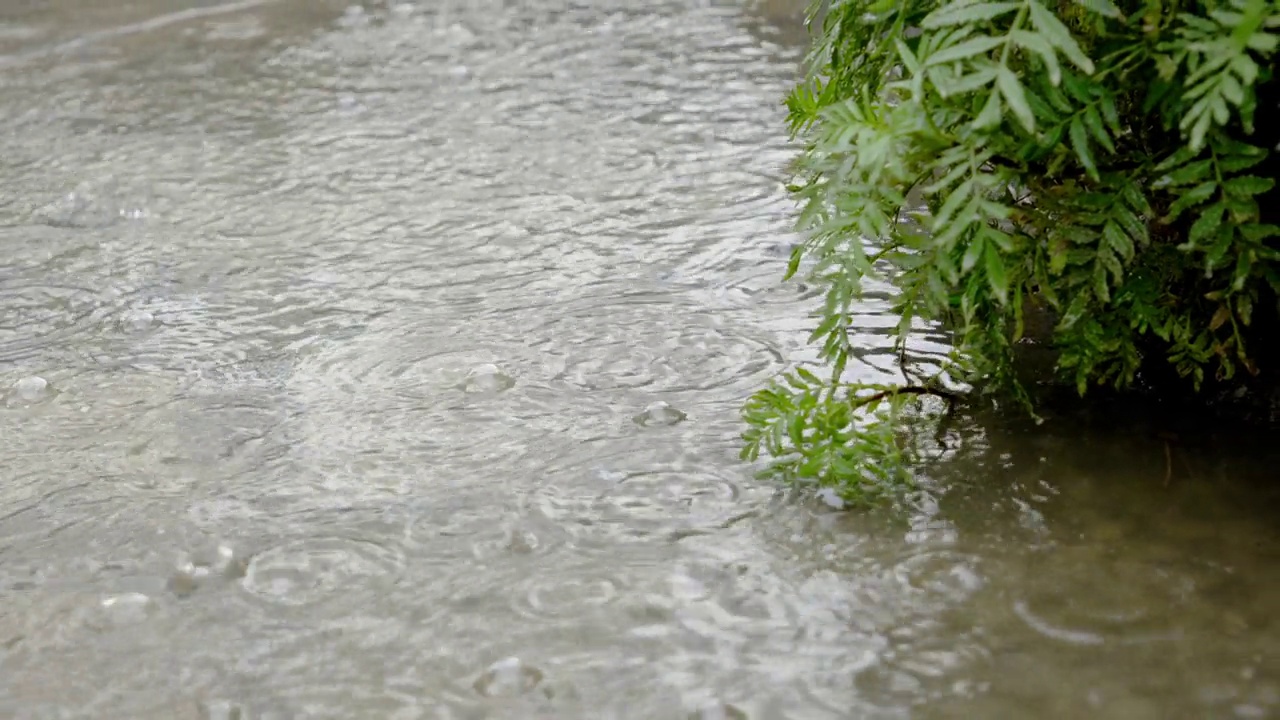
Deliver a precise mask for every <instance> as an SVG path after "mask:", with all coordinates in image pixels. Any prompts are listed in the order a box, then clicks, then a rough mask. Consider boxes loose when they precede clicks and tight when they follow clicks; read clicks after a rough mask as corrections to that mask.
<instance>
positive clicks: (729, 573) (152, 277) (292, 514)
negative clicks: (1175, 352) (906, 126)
mask: <svg viewBox="0 0 1280 720" xmlns="http://www.w3.org/2000/svg"><path fill="white" fill-rule="evenodd" d="M765 5H768V6H769V7H764V6H765ZM780 12H781V11H779V10H778V9H777V8H776V7H774V4H772V3H765V4H764V5H754V6H752V7H749V8H746V9H744V8H743V7H741V6H739V5H736V4H732V3H705V2H698V1H696V0H665V1H663V2H658V3H650V4H646V5H645V6H644V7H640V6H636V5H633V4H627V3H621V2H610V0H591V1H583V2H565V1H562V0H529V1H528V2H520V3H512V2H499V1H498V0H492V1H490V0H485V1H482V2H474V1H472V0H467V1H466V2H463V1H462V0H440V1H437V2H430V3H428V2H394V3H390V4H389V5H388V4H376V3H371V4H368V5H365V6H360V5H351V6H347V5H345V4H343V3H337V2H310V1H306V0H277V1H276V2H256V3H255V2H238V3H237V2H227V3H224V4H221V5H220V4H217V3H215V2H196V1H194V0H193V1H191V2H186V3H179V2H161V1H160V0H148V1H147V2H134V3H125V2H106V3H94V4H92V8H90V7H88V6H87V5H86V4H84V3H78V2H73V1H72V0H60V1H59V2H53V3H40V4H32V3H21V2H0V53H3V57H2V58H0V118H2V120H3V127H4V128H5V132H4V134H3V136H2V137H0V189H2V192H0V388H3V392H4V402H3V406H0V452H2V453H3V458H4V469H5V472H4V474H3V477H2V478H0V480H2V481H3V482H2V484H0V601H2V602H0V714H2V715H3V716H5V717H15V718H52V717H95V718H96V717H129V718H166V719H169V718H187V717H192V718H195V717H204V718H214V717H216V718H229V717H242V718H304V717H305V718H329V717H332V718H355V717H361V718H371V717H378V718H382V717H386V718H419V717H423V718H437V717H438V718H482V717H494V718H497V717H546V718H551V717H556V718H563V717H584V718H588V717H589V718H685V717H701V718H717V717H728V718H741V717H750V718H827V717H829V718H845V717H860V718H898V717H917V716H919V717H957V718H971V717H991V718H1003V717H1010V718H1021V717H1106V718H1126V719H1129V718H1169V717H1183V716H1186V717H1265V716H1267V715H1268V714H1269V713H1275V712H1277V709H1278V708H1280V679H1277V676H1276V674H1275V671H1274V668H1275V667H1277V666H1280V663H1278V662H1277V658H1276V657H1275V647H1277V640H1280V636H1278V630H1277V627H1276V626H1275V624H1274V623H1273V622H1272V621H1271V618H1270V613H1269V610H1270V607H1269V602H1268V601H1269V600H1270V599H1271V598H1273V597H1275V594H1276V591H1278V590H1280V587H1278V585H1280V577H1278V576H1277V573H1276V571H1275V569H1274V568H1275V566H1276V563H1275V561H1276V560H1277V559H1278V557H1277V556H1278V547H1277V532H1276V528H1275V522H1274V518H1275V517H1276V510H1277V505H1278V502H1277V494H1276V491H1275V490H1274V489H1267V488H1266V487H1265V486H1263V487H1262V488H1259V487H1257V486H1256V484H1255V483H1252V482H1251V481H1252V480H1253V479H1257V478H1265V477H1266V476H1267V473H1268V471H1269V470H1270V468H1268V467H1267V465H1266V463H1267V461H1268V460H1269V457H1268V455H1267V450H1266V449H1256V448H1255V449H1253V450H1249V451H1245V452H1241V451H1238V450H1212V449H1203V448H1201V449H1197V448H1190V447H1186V448H1184V447H1178V448H1176V452H1171V454H1170V455H1169V456H1168V457H1170V458H1173V459H1172V460H1168V459H1167V457H1166V454H1165V447H1164V444H1163V441H1162V440H1159V439H1156V438H1154V436H1152V435H1151V434H1149V433H1142V432H1136V431H1135V432H1119V431H1109V432H1091V431H1086V430H1083V429H1079V428H1069V427H1067V426H1064V425H1061V424H1060V425H1058V426H1056V427H1057V428H1058V430H1056V432H1058V433H1060V434H1058V435H1055V434H1053V433H1052V432H1047V431H1045V430H1043V429H1040V430H1037V431H1035V432H1023V431H1019V430H1016V429H1008V428H1002V427H1000V426H999V425H998V424H995V423H986V424H985V425H982V426H979V425H977V424H973V425H972V426H965V427H958V428H955V429H953V430H952V438H951V440H953V441H954V440H963V442H961V443H958V447H959V448H960V449H959V450H958V451H953V453H952V455H951V456H949V457H948V458H947V459H946V460H945V461H943V462H941V463H940V464H939V465H938V466H937V467H936V468H934V470H933V471H932V472H933V473H934V476H933V477H931V478H929V479H928V480H929V482H930V484H931V485H932V486H933V487H934V489H935V490H936V493H935V497H934V498H933V499H931V500H928V501H922V502H921V505H920V507H919V508H918V509H917V510H916V511H915V512H914V513H912V514H911V515H909V516H908V517H906V518H885V517H878V516H875V515H871V516H867V515H843V514H838V513H832V512H827V511H824V510H823V509H821V508H820V507H816V506H815V505H814V504H811V503H808V502H805V501H797V500H795V499H792V498H788V497H781V496H778V495H777V494H775V492H774V489H773V488H772V487H769V486H764V485H761V484H759V483H757V482H755V481H753V480H752V479H751V478H750V475H749V473H748V471H747V470H746V469H745V468H742V467H741V466H739V465H738V464H737V463H736V461H735V453H736V449H737V445H736V442H737V441H736V436H737V433H738V432H739V430H740V426H739V421H738V419H737V414H736V413H737V408H738V407H739V405H740V403H741V401H742V399H743V398H744V396H745V395H746V394H747V393H748V392H750V390H752V389H753V388H755V387H757V386H758V385H759V384H760V383H761V382H763V381H764V380H765V379H767V378H768V377H770V376H771V375H772V374H774V373H776V372H777V371H779V370H780V369H782V368H784V367H786V366H787V365H788V364H789V363H793V362H798V361H803V360H806V359H810V358H812V351H811V350H810V349H808V348H806V347H805V346H804V339H805V336H806V325H807V321H806V318H805V314H806V312H807V310H808V308H809V301H808V300H806V299H805V298H804V297H802V296H801V294H800V290H798V289H797V287H795V286H783V285H780V284H779V283H778V282H777V279H778V277H779V276H780V274H781V271H782V265H783V262H784V258H785V254H786V248H787V246H788V244H789V243H790V242H793V241H794V239H795V238H794V237H793V236H792V234H791V233H790V227H791V222H792V220H791V217H792V207H791V204H790V202H789V200H788V199H787V198H786V196H785V194H784V193H783V192H782V190H781V189H780V187H779V180H780V179H781V176H782V168H783V166H784V164H785V163H786V162H787V161H788V160H789V159H790V158H791V156H792V149H791V148H789V147H788V146H787V144H786V143H785V138H784V137H783V134H782V132H781V128H782V127H783V125H782V108H781V107H780V105H779V99H780V97H781V96H782V94H783V92H784V91H785V90H786V88H787V87H788V84H789V83H790V82H791V81H792V79H793V78H794V76H795V73H796V68H797V64H798V61H799V57H800V49H799V48H796V47H794V46H786V45H782V44H776V43H780V42H782V41H783V40H784V39H785V38H787V37H788V35H787V34H786V33H785V32H782V31H774V30H770V29H769V23H770V22H772V21H771V20H770V19H769V18H772V17H780V16H784V15H786V13H782V14H781V15H779V13H780ZM862 312H863V314H862V315H861V316H860V317H859V318H858V324H859V333H861V334H860V336H859V337H860V343H861V344H862V345H863V346H864V347H865V350H866V354H865V360H866V366H865V368H863V371H864V372H865V373H866V375H867V376H868V377H869V378H876V377H882V376H884V375H885V374H886V373H892V372H893V370H892V365H891V362H890V359H891V357H892V351H891V348H890V346H889V343H888V342H887V336H886V334H885V333H886V332H887V329H888V328H889V327H891V326H892V325H894V324H896V323H895V321H894V319H893V318H891V317H889V315H888V304H887V302H886V301H885V300H884V299H883V297H881V296H875V297H873V298H871V299H869V300H868V301H867V302H866V303H865V305H864V307H863V308H862ZM943 349H944V346H943V345H942V339H941V338H940V337H938V336H936V335H932V334H929V333H928V332H924V331H922V332H921V335H920V340H919V342H918V343H916V345H915V352H917V353H918V354H919V356H920V357H921V358H922V359H924V360H928V358H930V357H936V356H937V354H938V353H939V352H941V351H942V350H943ZM956 444H957V443H954V442H953V445H956ZM1170 462H1171V463H1173V467H1174V470H1175V471H1176V472H1174V473H1173V479H1172V481H1171V482H1168V483H1166V482H1165V476H1166V475H1167V474H1168V473H1167V468H1166V465H1167V463H1170ZM1184 466H1185V467H1184Z"/></svg>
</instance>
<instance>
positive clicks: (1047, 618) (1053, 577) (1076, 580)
mask: <svg viewBox="0 0 1280 720" xmlns="http://www.w3.org/2000/svg"><path fill="white" fill-rule="evenodd" d="M1037 576H1038V577H1040V578H1042V579H1041V580H1039V581H1038V582H1033V583H1031V584H1030V585H1029V586H1028V588H1027V589H1026V591H1024V592H1023V593H1021V597H1019V598H1017V599H1016V600H1015V601H1014V602H1013V614H1014V616H1016V617H1017V618H1018V619H1019V620H1021V621H1022V622H1023V623H1024V624H1025V625H1026V626H1027V627H1028V628H1030V629H1031V630H1033V631H1034V632H1036V633H1038V634H1040V635H1042V636H1044V637H1047V638H1050V639H1053V640H1056V641H1058V642H1062V643H1065V644H1068V645H1083V646H1092V645H1103V644H1106V643H1112V642H1119V643H1121V644H1141V643H1147V642H1159V641H1163V640H1171V639H1176V638H1177V637H1178V631H1177V630H1176V629H1175V628H1171V627H1170V626H1169V624H1168V619H1169V618H1174V617H1179V616H1180V615H1181V612H1180V611H1179V609H1178V607H1177V606H1178V605H1179V604H1181V602H1182V601H1183V599H1185V598H1186V597H1188V596H1189V595H1190V594H1191V593H1193V592H1194V587H1195V585H1196V583H1195V582H1194V581H1193V580H1192V579H1190V578H1189V577H1180V576H1179V574H1178V573H1177V572H1175V571H1173V570H1172V569H1171V568H1169V567H1159V566H1154V565H1149V564H1146V563H1141V562H1132V561H1122V560H1116V559H1110V558H1107V557H1106V556H1105V554H1104V553H1103V552H1102V551H1099V550H1096V549H1094V550H1092V551H1088V550H1085V549H1065V548H1064V549H1060V550H1059V551H1058V552H1056V553H1055V554H1054V557H1051V558H1045V562H1044V563H1043V564H1041V565H1040V571H1039V572H1038V573H1037ZM1067 589H1070V591H1069V592H1067V591H1066V590H1067Z"/></svg>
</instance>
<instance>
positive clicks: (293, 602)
mask: <svg viewBox="0 0 1280 720" xmlns="http://www.w3.org/2000/svg"><path fill="white" fill-rule="evenodd" d="M404 564H405V559H404V554H403V553H402V552H401V551H400V550H398V549H396V548H392V547H388V546H385V545H379V544H377V543H374V542H371V541H367V540H357V539H352V538H345V537H337V536H331V537H312V538H302V539H298V540H292V541H289V542H286V543H284V544H281V545H277V546H275V547H272V548H270V549H268V550H265V551H263V552H261V553H258V554H256V555H254V556H253V558H252V559H251V560H250V561H249V564H248V567H247V568H246V569H245V575H244V578H243V579H242V580H241V585H242V586H243V587H244V589H245V590H246V591H247V592H248V593H250V594H251V595H253V596H254V597H257V598H259V599H261V600H263V601H266V602H268V603H271V604H275V605H286V606H294V607H297V606H303V605H314V604H317V603H320V602H323V601H326V600H328V599H330V598H333V597H335V596H337V595H339V594H342V593H354V592H368V591H369V589H370V587H369V583H370V581H373V580H378V579H387V578H394V577H396V576H398V575H399V574H400V573H401V572H402V571H403V569H404Z"/></svg>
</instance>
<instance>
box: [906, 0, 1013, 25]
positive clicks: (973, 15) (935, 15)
mask: <svg viewBox="0 0 1280 720" xmlns="http://www.w3.org/2000/svg"><path fill="white" fill-rule="evenodd" d="M1020 5H1021V4H1020V3H1016V2H954V3H951V4H950V5H946V6H944V7H942V8H939V9H937V10H934V11H933V12H931V13H929V14H928V15H927V16H926V17H925V19H924V20H923V21H922V22H921V23H920V25H921V26H922V27H924V28H927V29H935V28H943V27H948V26H951V25H972V24H974V23H978V22H982V21H983V20H991V19H994V18H997V17H1000V16H1001V15H1005V14H1007V13H1011V12H1013V11H1014V10H1017V9H1018V8H1019V7H1020Z"/></svg>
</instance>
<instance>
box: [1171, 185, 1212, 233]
mask: <svg viewBox="0 0 1280 720" xmlns="http://www.w3.org/2000/svg"><path fill="white" fill-rule="evenodd" d="M1217 189H1218V184H1217V183H1216V182H1214V181H1212V180H1210V181H1208V182H1204V183H1201V184H1199V185H1197V186H1195V187H1193V188H1191V189H1190V190H1187V191H1186V192H1184V193H1182V194H1181V195H1179V196H1178V199H1177V200H1174V201H1173V204H1172V205H1170V206H1169V212H1168V213H1166V214H1165V216H1164V221H1165V222H1166V223H1172V222H1173V221H1175V220H1177V219H1178V217H1179V216H1180V215H1182V213H1183V212H1185V211H1187V210H1188V209H1190V208H1191V207H1193V206H1195V205H1199V204H1200V203H1202V202H1204V201H1205V200H1208V199H1209V198H1210V197H1212V196H1213V193H1214V192H1216V191H1217Z"/></svg>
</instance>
